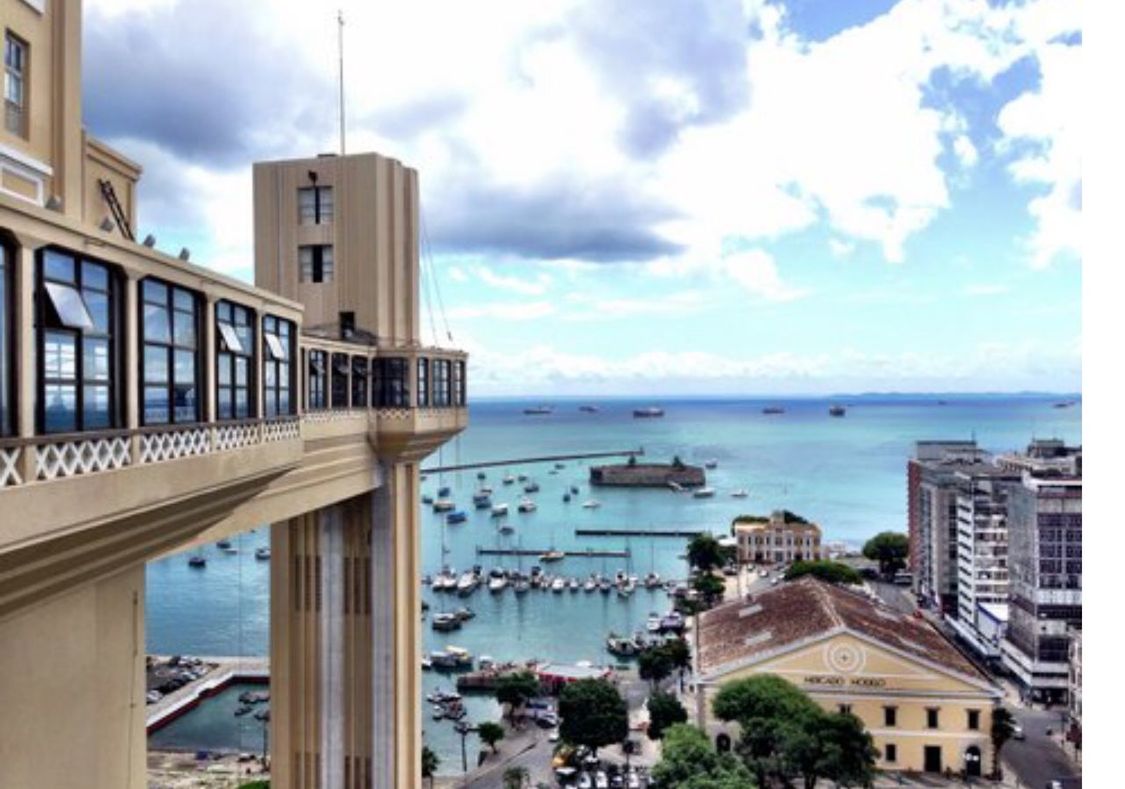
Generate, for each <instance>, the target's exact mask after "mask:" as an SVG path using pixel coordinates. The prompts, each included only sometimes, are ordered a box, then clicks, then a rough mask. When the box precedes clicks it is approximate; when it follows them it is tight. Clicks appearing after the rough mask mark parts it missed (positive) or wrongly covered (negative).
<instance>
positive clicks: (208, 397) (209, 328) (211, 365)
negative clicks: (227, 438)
mask: <svg viewBox="0 0 1125 789" xmlns="http://www.w3.org/2000/svg"><path fill="white" fill-rule="evenodd" d="M216 301H218V298H217V297H216V296H215V294H214V293H207V294H205V303H204V305H203V375H202V376H201V379H202V381H203V421H204V422H214V421H215V414H216V412H217V409H216V403H215V355H216V354H215V342H216V341H215V336H216V334H217V332H216V329H215V302H216Z"/></svg>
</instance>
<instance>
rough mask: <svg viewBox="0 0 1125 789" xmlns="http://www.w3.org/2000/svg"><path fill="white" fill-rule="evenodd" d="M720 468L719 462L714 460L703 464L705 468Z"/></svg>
mask: <svg viewBox="0 0 1125 789" xmlns="http://www.w3.org/2000/svg"><path fill="white" fill-rule="evenodd" d="M718 466H719V461H717V460H715V459H714V458H711V459H710V460H708V461H705V462H704V463H703V467H704V468H718Z"/></svg>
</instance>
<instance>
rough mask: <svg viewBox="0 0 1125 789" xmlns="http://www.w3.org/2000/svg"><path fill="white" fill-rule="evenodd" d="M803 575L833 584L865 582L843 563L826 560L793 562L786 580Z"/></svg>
mask: <svg viewBox="0 0 1125 789" xmlns="http://www.w3.org/2000/svg"><path fill="white" fill-rule="evenodd" d="M802 575H811V576H813V577H814V578H819V579H820V580H822V581H828V582H829V583H833V584H859V583H862V582H863V579H862V578H860V577H859V573H857V572H856V571H855V570H854V569H853V568H851V567H849V566H848V565H846V564H842V563H841V562H831V561H828V560H826V559H821V560H818V561H812V562H805V561H801V562H793V564H791V565H789V569H788V570H786V571H785V580H786V581H792V580H793V579H795V578H800V577H801V576H802Z"/></svg>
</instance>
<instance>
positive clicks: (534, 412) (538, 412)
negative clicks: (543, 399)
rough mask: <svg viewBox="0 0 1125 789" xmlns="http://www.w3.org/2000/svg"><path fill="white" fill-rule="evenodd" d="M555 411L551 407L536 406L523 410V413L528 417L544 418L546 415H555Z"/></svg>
mask: <svg viewBox="0 0 1125 789" xmlns="http://www.w3.org/2000/svg"><path fill="white" fill-rule="evenodd" d="M554 411H555V409H554V408H552V407H551V406H549V405H536V406H532V407H531V408H525V409H523V412H524V413H525V414H527V415H528V416H543V415H546V414H552V413H554Z"/></svg>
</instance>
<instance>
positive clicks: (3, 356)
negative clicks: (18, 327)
mask: <svg viewBox="0 0 1125 789" xmlns="http://www.w3.org/2000/svg"><path fill="white" fill-rule="evenodd" d="M9 260H10V257H9V252H8V248H7V247H5V246H0V436H8V435H11V434H12V432H13V431H12V378H13V376H12V358H13V357H12V349H11V348H10V347H9V342H10V341H11V340H10V338H11V332H12V306H11V304H10V303H9V302H10V300H11V293H12V285H11V279H10V277H11V274H10V271H11V268H12V266H11V264H10V263H9Z"/></svg>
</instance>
